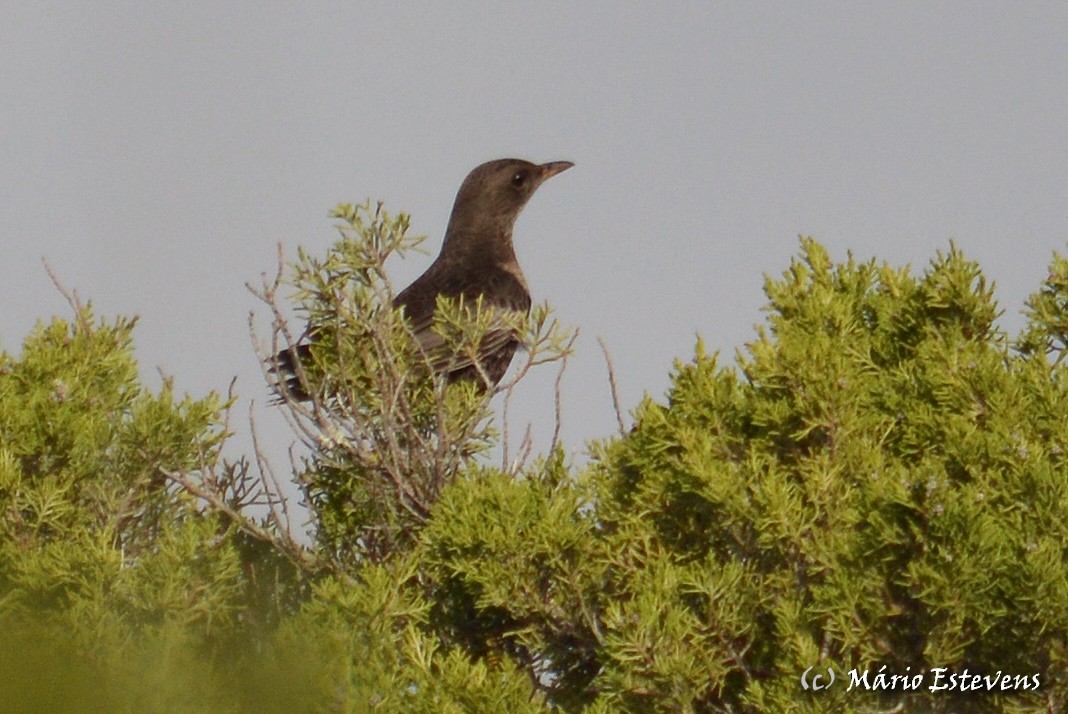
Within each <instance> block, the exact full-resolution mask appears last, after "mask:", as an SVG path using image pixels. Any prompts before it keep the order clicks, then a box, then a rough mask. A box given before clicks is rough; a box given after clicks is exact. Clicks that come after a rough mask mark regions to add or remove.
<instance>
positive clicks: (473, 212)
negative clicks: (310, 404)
mask: <svg viewBox="0 0 1068 714" xmlns="http://www.w3.org/2000/svg"><path fill="white" fill-rule="evenodd" d="M571 166H573V164H572V163H571V162H569V161H553V162H550V163H547V164H532V163H530V162H529V161H523V160H522V159H498V160H496V161H489V162H487V163H484V164H482V165H481V166H478V167H477V168H475V169H474V170H473V171H472V172H471V173H469V174H468V175H467V178H466V179H464V182H463V184H461V186H460V190H459V191H458V192H457V194H456V201H455V203H454V204H453V207H452V215H451V216H450V218H449V225H448V227H447V228H446V230H445V239H444V241H443V242H442V245H441V252H440V253H439V254H438V257H437V259H435V260H434V262H433V263H432V264H431V265H430V267H429V268H427V270H426V272H425V273H423V274H422V275H421V276H419V277H418V278H417V279H416V280H415V282H413V283H412V284H411V285H409V286H408V287H407V288H405V289H404V290H402V291H401V292H400V293H399V294H398V295H397V296H396V298H394V300H393V306H394V307H396V308H400V309H402V310H403V311H404V314H405V317H407V319H408V322H409V324H410V325H411V327H412V330H413V332H414V334H415V336H416V339H417V340H418V341H419V345H420V347H421V348H422V350H423V351H424V353H425V354H427V355H428V356H430V357H431V360H432V362H434V366H435V369H437V370H438V371H441V372H445V373H446V374H447V377H448V378H449V380H450V381H454V380H457V379H475V380H477V381H478V382H480V383H482V384H485V380H486V379H488V380H489V381H490V383H492V384H493V385H496V384H497V383H498V382H499V381H500V380H501V378H502V377H504V373H505V372H506V371H507V370H508V365H509V364H511V361H512V356H513V355H514V354H515V351H516V349H517V348H518V347H519V340H518V337H517V336H516V335H515V334H514V333H513V331H512V330H510V329H508V328H507V327H506V326H505V325H501V328H500V329H499V330H498V329H491V330H490V331H489V332H488V333H487V334H486V336H485V337H484V338H483V341H482V344H481V345H480V347H479V357H478V365H477V366H476V365H475V364H474V363H473V362H472V361H471V360H464V359H461V358H458V357H456V356H453V355H451V354H450V355H444V356H443V357H442V358H441V359H439V360H435V359H434V355H435V352H441V351H442V350H441V349H440V348H441V345H442V342H443V341H442V339H441V337H440V336H438V335H437V334H435V333H434V331H433V330H432V324H433V318H434V309H435V307H436V304H437V297H438V296H439V295H443V296H446V297H449V298H453V299H457V298H462V299H463V301H464V303H465V304H468V305H473V304H474V303H475V301H476V300H478V298H479V296H481V297H482V304H483V306H490V307H493V308H497V309H500V310H507V311H515V312H521V313H524V314H526V313H527V312H529V310H530V291H529V290H528V288H527V281H526V278H524V277H523V271H522V270H521V269H520V267H519V262H518V261H517V260H516V256H515V250H514V249H513V247H512V228H513V227H514V225H515V221H516V219H517V218H518V217H519V213H520V211H522V210H523V206H525V205H526V203H527V201H528V200H530V197H531V196H532V195H534V192H535V191H536V190H537V188H538V187H539V186H540V185H541V184H542V183H543V182H545V181H546V180H547V179H549V178H551V177H553V176H555V175H556V174H558V173H560V172H561V171H565V170H566V169H569V168H571ZM309 354H310V347H309V344H308V343H304V344H300V345H297V346H296V347H294V348H291V349H287V350H283V351H281V352H279V353H278V354H277V355H275V356H274V357H273V358H272V360H271V364H272V368H271V371H272V372H274V373H279V374H281V375H283V379H282V380H280V383H279V385H278V386H279V387H281V388H284V389H285V390H286V391H287V392H288V393H289V395H290V396H292V397H294V398H297V399H300V400H307V399H309V398H310V395H309V394H308V393H307V390H306V389H305V388H304V387H303V385H302V384H301V383H300V379H299V377H298V376H297V374H296V360H298V359H304V358H306V357H307V356H308V355H309ZM479 366H481V372H484V376H483V374H481V373H480V370H479Z"/></svg>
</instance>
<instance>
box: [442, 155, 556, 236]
mask: <svg viewBox="0 0 1068 714" xmlns="http://www.w3.org/2000/svg"><path fill="white" fill-rule="evenodd" d="M572 166H574V164H572V163H571V162H570V161H550V162H549V163H547V164H533V163H531V162H529V161H524V160H523V159H497V160H496V161H487V162H486V163H484V164H482V165H481V166H478V167H476V168H475V169H474V170H473V171H471V173H469V174H468V175H467V178H466V179H464V182H463V184H462V185H461V186H460V190H459V192H458V193H457V194H456V203H455V204H453V207H452V217H451V218H450V219H449V228H448V230H447V231H446V236H459V235H463V234H468V235H469V234H472V233H474V234H484V235H485V234H497V235H499V234H502V233H503V234H508V235H510V234H511V232H512V226H513V225H514V224H515V220H516V218H518V217H519V212H520V211H522V210H523V206H525V205H526V203H527V201H529V200H530V197H531V196H533V195H534V192H535V191H537V190H538V186H541V185H542V184H543V183H544V182H545V181H546V180H548V179H550V178H552V177H553V176H555V175H556V174H558V173H560V172H561V171H566V170H567V169H569V168H571V167H572Z"/></svg>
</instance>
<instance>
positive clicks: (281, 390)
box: [267, 343, 312, 404]
mask: <svg viewBox="0 0 1068 714" xmlns="http://www.w3.org/2000/svg"><path fill="white" fill-rule="evenodd" d="M310 356H311V345H309V344H308V343H303V344H299V345H295V346H293V347H288V348H286V349H284V350H281V351H279V352H278V353H277V354H275V355H272V356H271V357H270V358H269V359H268V360H267V364H268V365H269V367H268V369H267V373H268V374H269V375H271V376H272V377H273V378H274V379H273V382H272V384H271V387H272V388H273V389H274V398H273V399H272V400H271V404H284V403H285V402H286V401H287V400H289V399H293V400H296V401H298V402H306V401H309V400H310V399H311V398H312V397H311V394H310V393H309V392H308V390H307V389H306V388H305V385H304V383H303V382H302V381H301V379H300V374H299V373H298V367H297V365H298V364H300V363H301V362H306V361H307V360H308V358H309V357H310Z"/></svg>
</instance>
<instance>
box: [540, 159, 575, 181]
mask: <svg viewBox="0 0 1068 714" xmlns="http://www.w3.org/2000/svg"><path fill="white" fill-rule="evenodd" d="M572 166H574V164H573V163H571V162H570V161H550V162H549V163H547V164H542V165H541V180H542V181H545V180H546V179H551V178H552V177H553V176H555V175H556V174H558V173H560V172H562V171H567V170H568V169H569V168H571V167H572Z"/></svg>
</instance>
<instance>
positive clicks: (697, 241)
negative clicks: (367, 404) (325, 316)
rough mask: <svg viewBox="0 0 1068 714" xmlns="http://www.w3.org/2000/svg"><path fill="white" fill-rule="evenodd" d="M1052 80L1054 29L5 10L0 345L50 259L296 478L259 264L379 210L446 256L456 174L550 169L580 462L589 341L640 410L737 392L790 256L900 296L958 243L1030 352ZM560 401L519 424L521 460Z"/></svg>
mask: <svg viewBox="0 0 1068 714" xmlns="http://www.w3.org/2000/svg"><path fill="white" fill-rule="evenodd" d="M1066 68H1068V4H1065V3H1036V2H1027V3H994V2H986V3H981V2H959V3H932V2H912V3H909V2H885V3H872V2H865V3H857V2H842V3H800V2H789V3H787V2H775V3H772V2H764V3H751V2H738V3H713V2H699V3H689V4H681V3H678V4H667V3H656V4H653V3H644V4H639V3H559V4H550V3H537V4H534V3H531V4H520V3H445V2H441V3H427V2H411V3H396V2H393V3H381V4H379V3H359V2H346V3H285V4H283V3H278V2H273V3H272V2H256V3H252V2H248V3H239V2H223V3H220V2H217V1H215V0H212V1H210V2H181V3H143V2H127V3H120V2H91V3H88V2H62V3H50V2H34V3H16V2H11V1H9V2H4V3H3V4H2V9H0V196H2V198H3V200H2V207H0V242H2V245H3V252H2V256H3V258H2V259H0V285H2V286H3V288H2V290H3V306H2V309H0V347H2V348H4V349H6V350H8V351H12V352H16V353H17V352H18V350H19V347H20V344H21V342H22V340H23V338H24V337H25V335H26V334H27V333H28V332H29V330H30V329H31V328H32V326H33V324H34V323H35V321H37V320H39V319H42V318H47V317H49V316H51V315H53V314H60V315H65V316H66V315H69V310H68V308H67V306H66V304H65V302H64V300H63V298H62V296H61V295H60V294H59V293H58V292H57V291H56V290H55V288H54V287H53V286H52V284H51V282H50V280H49V278H48V276H47V274H46V273H45V270H44V268H43V267H42V263H41V258H42V257H46V258H47V259H48V261H49V262H50V264H51V265H52V266H53V268H54V269H55V271H56V273H57V274H58V275H59V277H60V279H61V280H62V281H63V282H64V283H65V284H66V285H67V286H68V287H70V288H76V289H77V290H78V292H79V294H80V295H81V296H82V297H83V298H87V299H91V300H92V301H93V303H94V305H95V307H96V309H97V310H98V311H99V313H100V314H103V315H108V316H114V315H118V314H123V315H133V314H136V315H139V316H140V323H139V326H138V328H137V332H136V335H135V337H136V345H137V356H138V358H139V360H140V362H141V365H142V374H143V376H144V378H145V379H146V381H147V382H148V383H149V384H151V385H153V386H154V387H155V386H158V384H159V378H158V376H157V374H156V372H157V368H159V369H161V370H162V371H163V372H165V373H167V374H169V375H173V377H174V379H175V382H176V385H177V387H178V389H179V390H180V391H183V392H189V393H191V394H193V395H203V394H205V393H206V392H207V391H208V390H211V389H215V390H220V391H225V389H226V387H227V385H228V384H229V382H230V380H231V378H232V377H234V376H237V378H238V381H237V389H238V392H239V393H240V395H241V397H242V400H244V401H243V402H242V408H241V413H244V412H245V410H246V408H247V400H250V399H252V400H255V401H256V403H257V405H258V406H257V412H258V414H259V416H258V419H259V420H260V426H261V428H262V430H263V432H264V434H265V438H266V440H267V441H268V443H269V444H270V448H271V449H272V450H273V452H274V453H277V454H282V453H284V447H285V445H286V444H288V443H289V442H290V441H291V440H292V437H291V436H290V435H289V433H288V432H287V430H286V427H285V425H284V422H283V421H282V420H281V418H280V417H279V415H278V414H277V413H276V410H274V409H272V408H270V407H267V406H266V405H265V402H266V397H267V396H268V392H267V389H266V387H265V385H264V383H263V380H262V377H261V375H260V370H259V367H258V364H257V361H256V357H255V354H254V352H253V350H252V347H251V344H250V338H249V334H248V330H247V325H246V322H247V317H248V313H249V311H250V310H253V309H256V310H258V312H259V314H260V315H261V325H266V316H265V315H264V311H263V310H262V308H261V307H260V306H259V305H257V303H256V301H255V300H254V299H253V298H252V296H251V295H249V294H248V292H247V291H246V289H245V287H244V285H245V283H246V282H248V281H253V282H254V281H257V280H258V277H259V275H260V274H261V273H262V272H264V271H271V270H273V268H274V261H275V246H276V244H277V243H279V242H281V243H283V244H284V245H285V247H286V249H287V250H288V251H290V254H291V255H292V253H293V251H294V250H295V248H296V247H297V246H298V245H303V246H305V247H306V248H307V249H309V250H310V251H312V252H313V253H316V254H322V253H323V252H324V251H325V249H326V248H327V246H329V245H330V244H331V243H332V242H333V240H334V239H335V233H334V231H333V228H332V222H331V220H330V219H329V218H328V217H327V214H328V211H329V210H330V209H331V208H332V207H333V206H334V205H335V204H337V203H339V202H343V201H349V202H356V201H362V200H364V199H366V198H373V199H376V200H382V201H384V202H385V204H386V207H387V209H389V210H392V211H405V212H409V213H410V214H411V215H412V225H413V229H414V231H416V232H418V233H425V234H427V235H429V237H430V239H429V241H428V243H427V247H428V248H429V249H430V250H432V251H434V252H436V251H437V249H438V247H439V246H440V239H441V235H442V233H443V231H444V228H445V224H446V221H447V219H448V215H449V209H450V207H451V205H452V200H453V198H454V196H455V193H456V189H457V188H458V186H459V184H460V182H461V181H462V179H463V178H464V176H465V175H466V174H467V172H468V171H469V170H470V169H471V168H473V167H474V166H476V165H477V164H479V163H481V162H483V161H486V160H488V159H494V158H500V157H505V156H517V157H522V158H527V159H530V160H533V161H537V162H544V161H550V160H560V159H566V160H570V161H573V162H575V164H576V166H575V168H573V169H571V170H570V171H568V172H566V173H564V174H561V175H560V176H558V177H557V178H554V179H553V180H552V181H550V182H549V183H547V184H545V186H543V187H542V188H541V189H540V191H539V192H538V194H537V195H536V196H535V197H534V199H533V200H532V201H531V202H530V204H529V205H528V207H527V209H526V211H525V212H524V214H523V215H522V216H521V218H520V220H519V223H518V225H517V227H516V235H515V244H516V249H517V252H518V255H519V259H520V262H521V263H522V265H523V267H524V270H525V271H526V274H527V278H528V282H529V283H530V286H531V289H532V292H533V293H534V297H535V300H538V301H540V300H548V301H550V302H551V303H552V304H553V305H554V306H555V307H556V309H557V311H558V314H559V317H560V318H561V319H562V320H563V321H564V322H566V323H568V324H571V325H574V326H577V327H579V328H580V329H581V331H582V337H581V339H580V341H579V343H578V353H577V355H576V357H575V358H574V360H573V361H572V364H571V366H570V368H569V371H568V375H567V377H566V380H565V383H564V385H565V396H564V425H563V426H564V429H563V435H564V439H565V441H566V443H567V445H568V447H569V448H571V449H577V450H578V451H579V452H581V450H582V448H583V443H584V441H585V440H588V439H594V438H601V437H605V436H608V435H610V434H611V433H613V431H614V428H615V417H614V415H613V412H612V408H611V400H610V396H609V391H608V387H607V379H606V376H605V369H604V363H603V360H602V357H601V354H600V350H599V348H598V346H597V343H596V337H597V336H603V337H604V339H605V341H606V342H607V344H608V346H609V348H610V349H611V352H612V354H613V357H614V361H615V367H616V371H617V378H618V381H619V386H620V392H621V396H622V401H623V406H624V408H625V409H627V410H630V409H631V408H633V407H634V406H635V405H636V404H637V403H638V401H639V400H640V399H641V397H642V395H643V394H645V393H648V394H650V395H652V396H653V397H654V398H661V397H662V396H663V393H664V390H665V388H666V387H667V385H668V374H669V371H670V369H671V365H672V361H673V360H674V359H675V358H677V357H681V358H684V359H685V358H688V357H689V356H690V355H691V354H692V350H693V345H694V340H695V335H696V334H700V335H702V336H703V337H704V338H705V339H706V341H707V343H708V346H709V347H710V348H711V349H720V350H722V352H723V356H724V358H725V359H726V361H727V362H731V361H733V359H734V352H735V350H736V349H739V348H744V345H745V343H746V342H747V341H749V340H751V339H752V338H753V335H754V332H753V326H754V325H755V324H757V323H759V322H761V321H762V320H763V315H762V313H761V306H762V305H763V304H764V303H765V299H764V296H763V293H762V283H763V276H764V275H765V274H774V275H778V274H780V273H781V272H782V271H783V270H784V269H785V268H786V267H787V265H788V263H789V260H790V258H791V256H792V255H794V254H796V252H797V250H798V242H797V236H798V234H806V235H812V236H814V237H816V238H817V239H818V240H820V241H821V242H823V243H824V244H825V245H827V246H828V248H829V249H830V251H831V254H832V256H833V257H834V258H835V259H838V260H841V259H844V258H845V257H846V254H847V251H850V250H852V251H853V252H854V254H855V255H856V256H857V257H858V258H861V259H868V258H871V257H877V258H879V259H880V260H886V261H888V262H890V263H891V264H892V265H895V266H897V265H904V264H909V263H911V264H912V265H913V266H914V268H916V269H922V268H923V267H924V266H925V265H926V264H927V262H928V261H929V260H930V258H931V257H933V256H934V254H935V251H936V250H938V249H944V248H946V247H947V246H948V244H949V241H950V240H951V239H953V240H955V241H957V243H958V244H959V245H960V246H961V247H962V248H963V250H964V251H965V253H966V254H967V255H968V256H970V257H972V258H974V259H977V260H978V261H980V263H981V264H982V266H983V268H984V269H985V271H986V274H987V276H988V277H989V278H991V279H993V280H994V281H996V284H997V288H998V290H997V295H998V298H999V300H1000V302H1001V305H1002V308H1003V309H1004V310H1005V315H1004V317H1003V318H1002V324H1003V326H1004V327H1006V328H1007V329H1009V330H1010V331H1011V332H1015V331H1016V330H1018V329H1019V327H1020V326H1021V324H1022V320H1021V318H1020V316H1019V311H1020V309H1021V307H1022V306H1023V301H1024V300H1025V298H1026V296H1027V295H1028V294H1030V293H1031V292H1032V291H1034V290H1035V289H1036V288H1037V287H1038V286H1039V284H1040V281H1041V280H1042V279H1043V278H1044V277H1045V275H1046V266H1047V265H1048V263H1049V261H1050V257H1051V254H1052V251H1054V250H1064V248H1065V242H1066V240H1068V72H1066ZM430 261H431V256H423V255H415V256H413V257H412V258H411V259H409V260H406V261H404V262H400V263H397V264H395V265H393V266H392V267H393V269H394V274H395V277H396V283H397V284H399V285H403V284H405V283H406V282H408V281H409V280H410V279H412V278H414V277H415V276H417V275H418V274H419V273H420V272H422V270H423V269H425V268H426V267H427V265H429V263H430ZM552 381H553V375H552V374H551V373H548V372H546V373H545V374H544V375H543V376H542V377H540V378H534V379H531V380H530V381H529V382H527V383H525V386H524V388H522V389H521V390H520V391H519V393H518V394H517V395H516V397H515V398H514V400H515V407H514V414H513V421H525V422H532V423H533V428H534V434H535V436H536V438H537V439H538V440H539V446H540V447H544V445H545V443H546V442H547V440H548V437H549V435H550V434H551V431H552ZM237 426H238V428H239V430H241V431H243V432H246V433H247V428H242V427H241V426H240V424H238V425H237ZM244 438H245V437H244V435H241V436H239V440H238V442H236V443H238V444H241V443H245V442H242V441H240V440H241V439H244ZM241 448H243V447H241ZM238 450H240V448H238Z"/></svg>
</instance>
